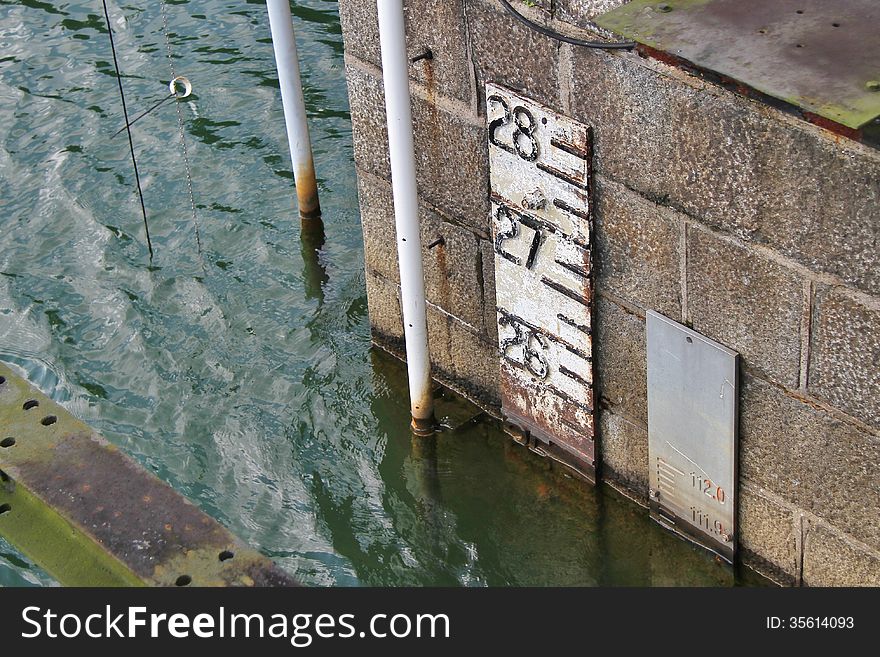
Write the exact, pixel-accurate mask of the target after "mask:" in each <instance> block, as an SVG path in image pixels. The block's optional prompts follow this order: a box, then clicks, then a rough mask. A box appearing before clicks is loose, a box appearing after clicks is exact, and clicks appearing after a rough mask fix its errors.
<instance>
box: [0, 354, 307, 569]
mask: <svg viewBox="0 0 880 657" xmlns="http://www.w3.org/2000/svg"><path fill="white" fill-rule="evenodd" d="M0 534H2V535H3V536H4V537H5V538H6V539H7V540H8V541H9V542H10V543H12V544H13V545H15V546H16V547H17V548H18V549H20V550H21V551H22V552H24V553H25V554H27V555H28V556H30V557H31V558H32V559H34V561H36V562H37V563H38V564H40V565H41V566H42V567H43V568H45V569H46V571H47V572H49V573H50V574H51V575H52V576H54V577H55V578H56V579H58V581H59V582H61V583H62V584H67V585H73V586H85V585H88V586H112V585H116V586H135V585H146V586H175V585H176V586H186V585H193V586H292V585H295V581H294V580H293V578H291V577H290V575H288V574H287V573H285V572H284V571H282V570H281V569H280V568H278V567H277V566H276V565H275V564H273V563H272V562H271V561H270V560H269V559H267V558H266V557H264V556H263V555H261V554H260V553H258V552H257V551H256V550H253V549H252V548H250V547H248V546H247V545H246V544H245V543H243V542H242V541H241V540H240V539H239V538H237V537H235V536H234V535H233V534H231V533H230V532H229V531H228V530H227V529H225V528H224V527H223V526H222V525H220V524H219V523H218V522H217V521H216V520H214V519H213V518H211V517H209V516H207V515H206V514H204V513H203V512H202V511H200V510H199V509H198V508H197V507H196V506H194V505H193V504H192V503H191V502H190V501H189V500H187V499H185V498H184V497H183V496H182V495H180V494H179V493H177V492H175V491H174V490H173V489H172V488H171V487H170V486H168V485H167V484H165V483H164V482H162V481H160V480H159V479H158V478H157V477H155V476H154V475H152V474H151V473H149V472H147V471H146V470H144V469H143V468H142V467H141V466H139V465H138V464H137V463H135V462H134V461H133V460H132V459H131V458H129V457H128V456H126V455H125V454H123V453H122V452H120V451H119V450H118V449H117V448H116V447H114V446H113V445H111V444H109V443H108V442H107V441H106V440H105V439H103V438H102V437H101V436H99V435H98V434H97V433H96V432H95V431H94V430H92V429H91V428H90V427H88V426H87V425H86V424H85V423H83V422H81V421H80V420H78V419H76V418H75V417H73V415H71V414H70V413H68V412H67V411H66V410H65V409H64V408H62V407H61V406H59V405H58V404H57V403H55V402H53V401H52V400H51V399H49V398H48V397H46V396H45V395H43V394H42V393H40V392H38V391H37V390H36V389H34V388H33V387H32V386H31V385H30V384H28V383H27V382H26V381H24V380H23V379H21V378H20V377H18V376H17V375H16V374H15V373H13V371H12V370H11V369H9V368H8V367H7V366H5V365H3V364H0Z"/></svg>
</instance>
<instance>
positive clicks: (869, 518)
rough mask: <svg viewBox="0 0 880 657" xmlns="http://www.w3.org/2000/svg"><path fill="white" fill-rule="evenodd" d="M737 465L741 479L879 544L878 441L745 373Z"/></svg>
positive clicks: (879, 488) (879, 485)
mask: <svg viewBox="0 0 880 657" xmlns="http://www.w3.org/2000/svg"><path fill="white" fill-rule="evenodd" d="M739 463H740V476H741V477H742V478H743V479H745V480H748V481H750V482H752V483H754V484H755V485H757V486H760V487H761V488H764V489H766V490H768V491H770V492H772V493H774V494H775V495H777V496H778V497H780V498H781V499H783V500H786V501H789V502H791V503H792V504H793V505H794V506H797V507H798V508H801V509H804V510H805V511H809V512H810V513H812V514H814V515H816V516H818V517H820V518H822V519H824V520H826V521H828V522H829V523H831V524H833V525H834V526H835V527H837V528H839V529H840V530H842V531H845V532H846V533H848V534H850V535H852V536H854V537H855V538H857V539H858V540H860V541H864V542H865V543H866V544H868V545H872V546H880V505H878V504H877V503H876V500H878V499H880V480H878V478H877V472H876V470H877V464H878V463H880V439H878V438H876V437H874V436H870V435H868V434H866V433H865V432H864V431H861V430H859V429H858V428H857V427H854V426H852V425H850V424H848V423H845V422H842V421H840V420H839V419H837V418H835V417H834V416H832V415H830V414H829V413H827V412H825V411H823V410H822V409H819V408H816V407H815V406H814V405H811V404H810V403H809V401H807V400H801V399H798V398H796V397H794V396H793V393H787V392H786V391H785V390H783V389H781V388H779V387H777V386H775V385H773V384H770V383H767V382H765V381H762V380H760V379H757V378H755V377H753V376H749V375H744V376H743V377H742V389H741V396H740V461H739Z"/></svg>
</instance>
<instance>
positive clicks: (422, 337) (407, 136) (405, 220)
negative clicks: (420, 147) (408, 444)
mask: <svg viewBox="0 0 880 657" xmlns="http://www.w3.org/2000/svg"><path fill="white" fill-rule="evenodd" d="M376 4H377V6H378V8H379V42H380V44H381V47H382V77H383V80H384V83H385V112H386V115H387V120H388V150H389V154H390V159H391V184H392V188H393V192H394V220H395V225H396V228H397V259H398V264H399V266H400V296H401V305H402V306H403V330H404V335H405V337H406V366H407V370H408V374H409V397H410V409H411V411H412V420H413V422H412V426H413V430H414V431H416V432H417V433H422V432H424V433H430V432H431V431H432V428H433V424H434V399H433V395H432V394H431V360H430V355H429V352H428V321H427V314H426V309H425V277H424V270H423V265H422V246H421V240H420V238H419V202H418V195H417V192H416V160H415V152H414V146H413V126H412V111H411V109H410V95H409V70H408V69H409V58H408V57H407V54H406V29H405V27H404V18H403V0H376Z"/></svg>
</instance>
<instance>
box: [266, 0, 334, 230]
mask: <svg viewBox="0 0 880 657" xmlns="http://www.w3.org/2000/svg"><path fill="white" fill-rule="evenodd" d="M266 7H267V9H268V10H269V27H270V29H271V30H272V45H273V47H274V49H275V66H276V67H277V69H278V82H279V83H280V85H281V103H282V105H283V106H284V121H285V123H286V125H287V141H288V143H289V145H290V159H291V161H292V164H293V177H294V181H295V182H296V196H297V199H298V200H299V214H300V217H302V219H303V221H304V222H306V221H314V220H316V219H319V218H320V216H321V206H320V204H319V203H318V181H317V179H316V178H315V163H314V160H313V159H312V142H311V139H310V138H309V125H308V121H307V120H306V104H305V99H304V98H303V91H302V81H301V80H300V76H299V55H298V54H297V51H296V39H295V38H294V36H293V18H292V17H291V15H290V4H289V1H288V0H266Z"/></svg>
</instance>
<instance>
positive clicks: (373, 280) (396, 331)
mask: <svg viewBox="0 0 880 657" xmlns="http://www.w3.org/2000/svg"><path fill="white" fill-rule="evenodd" d="M365 278H366V283H367V305H368V307H369V315H370V329H371V331H372V333H373V340H374V341H375V342H377V343H378V344H380V345H381V346H383V347H385V348H386V349H388V350H389V351H391V352H392V353H395V354H397V355H402V354H403V352H404V351H405V340H404V337H403V319H402V318H401V311H400V288H398V287H397V285H395V284H394V283H392V282H391V281H389V280H387V279H385V278H383V277H382V276H380V275H379V274H377V273H376V272H374V271H372V270H370V269H367V271H366V276H365Z"/></svg>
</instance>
